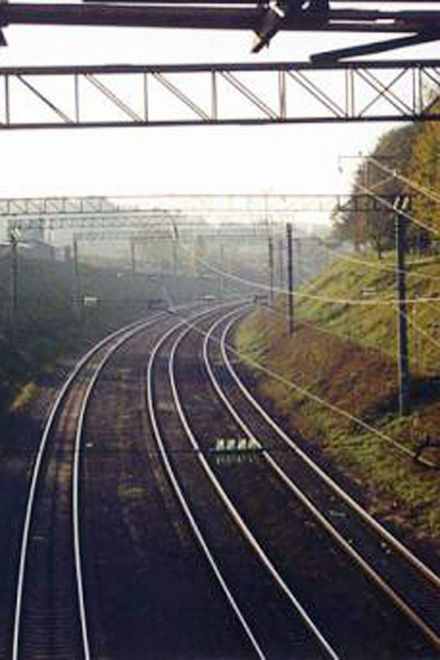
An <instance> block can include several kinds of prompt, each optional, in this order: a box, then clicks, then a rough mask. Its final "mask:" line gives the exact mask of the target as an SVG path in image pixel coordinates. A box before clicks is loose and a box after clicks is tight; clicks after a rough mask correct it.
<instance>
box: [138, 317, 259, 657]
mask: <svg viewBox="0 0 440 660" xmlns="http://www.w3.org/2000/svg"><path fill="white" fill-rule="evenodd" d="M205 313H206V314H207V313H212V309H211V310H208V312H205ZM201 316H203V314H201ZM184 323H185V321H180V322H179V323H177V324H176V325H175V326H174V327H173V328H171V329H170V330H169V331H168V332H166V333H165V334H164V335H163V336H162V337H161V339H160V340H159V342H158V343H157V344H156V346H155V347H154V349H153V351H152V352H151V355H150V359H149V362H148V366H147V375H146V383H147V409H148V414H149V418H150V422H151V426H152V429H153V434H154V437H155V440H156V444H157V447H158V450H159V455H160V457H161V459H162V462H163V465H164V467H165V470H166V473H167V475H168V478H169V480H170V483H171V485H172V487H173V489H174V492H175V494H176V496H177V499H178V501H179V503H180V505H181V507H182V509H183V511H184V514H185V516H186V518H187V520H188V523H189V525H190V527H191V529H192V531H193V533H194V536H195V537H196V539H197V541H198V543H199V545H200V547H201V548H202V551H203V553H204V555H205V557H206V559H207V560H208V563H209V565H210V567H211V569H212V571H213V573H214V575H215V577H216V579H217V581H218V583H219V585H220V587H221V589H222V591H223V593H224V594H225V596H226V599H227V601H228V602H229V604H230V606H231V607H232V609H233V611H234V613H235V615H236V617H237V619H238V621H239V623H240V625H241V627H242V628H243V630H244V632H245V634H246V636H247V638H248V640H249V641H250V643H251V645H252V647H253V648H254V650H255V653H256V655H257V657H258V658H260V660H265V658H266V656H265V654H264V652H263V651H262V649H261V647H260V644H259V643H258V641H257V639H256V637H255V635H254V634H253V632H252V630H251V628H250V626H249V624H248V623H247V621H246V617H245V616H244V614H243V613H242V611H241V609H240V606H239V605H238V603H237V601H236V600H235V598H234V596H233V594H232V591H231V590H230V588H229V586H228V584H227V582H226V580H225V578H224V577H223V575H222V572H221V570H220V568H219V566H218V564H217V562H216V560H215V558H214V556H213V554H212V553H211V551H210V549H209V546H208V543H207V542H206V541H205V538H204V536H203V532H202V531H201V529H200V527H199V525H198V523H197V521H196V519H195V517H194V515H193V514H192V512H191V507H190V505H189V504H188V502H187V500H186V498H185V495H184V493H183V490H182V488H181V487H180V485H179V481H178V478H177V476H176V474H175V472H174V470H173V467H172V464H171V461H170V459H169V457H168V454H167V450H166V447H165V443H164V441H163V438H162V434H161V432H160V429H159V425H158V422H157V417H156V410H155V404H154V394H153V393H154V384H153V369H154V363H155V360H156V356H157V354H158V352H159V350H160V348H161V347H162V346H163V344H164V343H165V341H166V340H167V339H168V338H169V337H170V336H171V335H172V334H173V332H176V331H177V330H178V329H179V328H180V327H181V326H182V325H184Z"/></svg>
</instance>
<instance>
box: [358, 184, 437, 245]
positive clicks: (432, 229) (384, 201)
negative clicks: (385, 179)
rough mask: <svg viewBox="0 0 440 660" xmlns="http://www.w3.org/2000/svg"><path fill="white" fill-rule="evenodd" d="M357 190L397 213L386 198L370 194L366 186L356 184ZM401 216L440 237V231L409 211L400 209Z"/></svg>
mask: <svg viewBox="0 0 440 660" xmlns="http://www.w3.org/2000/svg"><path fill="white" fill-rule="evenodd" d="M356 188H359V190H361V191H362V192H364V193H366V194H368V195H370V197H373V199H376V200H377V201H378V202H380V203H381V204H383V206H386V207H387V208H388V209H389V210H390V211H393V212H395V211H396V209H395V208H394V204H392V203H391V202H389V201H388V200H387V199H385V198H384V197H381V196H380V195H376V194H375V193H373V192H370V189H369V188H367V187H366V186H363V185H362V184H361V183H357V184H356ZM399 214H400V215H401V216H403V217H404V218H406V219H407V220H410V221H411V222H413V223H414V224H415V225H418V226H419V227H421V228H422V229H425V230H426V231H429V232H432V233H433V234H435V235H436V236H440V231H439V230H438V229H435V227H432V226H431V225H428V224H426V222H423V221H422V220H419V219H418V218H416V217H415V216H413V215H412V214H411V213H408V211H405V210H404V209H399Z"/></svg>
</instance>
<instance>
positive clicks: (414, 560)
mask: <svg viewBox="0 0 440 660" xmlns="http://www.w3.org/2000/svg"><path fill="white" fill-rule="evenodd" d="M236 321H237V319H236ZM228 350H230V351H231V350H232V351H233V352H234V353H236V351H234V349H232V348H231V346H228ZM224 354H225V356H226V361H227V363H228V365H229V368H230V373H231V376H232V377H233V378H234V380H235V382H236V384H237V386H238V387H239V389H240V390H241V392H242V393H243V395H244V396H245V397H246V399H247V400H248V401H249V402H250V403H251V404H252V405H253V407H254V408H255V410H256V411H257V412H259V414H260V415H261V416H262V417H263V419H264V420H265V421H266V422H267V423H268V424H269V426H271V427H272V429H273V430H274V431H275V432H276V433H277V435H278V436H279V437H280V438H281V439H282V440H284V442H285V443H286V444H287V445H288V446H289V447H290V448H291V449H293V451H294V452H295V453H296V454H297V455H298V456H299V457H300V458H301V459H302V460H303V461H304V462H305V463H306V464H307V466H308V467H310V468H311V469H312V470H313V472H314V473H315V474H316V475H317V476H318V477H320V478H321V479H322V480H323V481H324V482H325V483H326V484H327V486H329V488H330V489H331V490H332V491H333V492H334V493H335V494H336V495H338V497H340V498H341V499H342V500H343V501H344V502H345V504H347V505H348V506H349V507H350V508H352V509H353V510H354V511H355V512H356V513H357V514H358V515H359V516H361V517H362V518H363V520H364V521H365V522H367V523H368V524H369V525H370V526H371V528H372V529H374V531H376V532H377V533H378V534H379V535H380V536H381V537H382V538H383V540H384V541H386V542H387V543H389V544H390V545H391V546H392V547H393V548H394V549H395V550H396V551H398V552H399V553H400V554H401V555H402V557H404V558H405V559H406V560H407V561H408V562H410V563H411V564H412V565H413V566H414V567H415V568H416V569H417V570H418V571H420V573H421V574H422V575H423V576H424V577H425V578H426V579H427V580H429V581H430V582H431V583H432V584H433V585H434V586H435V587H436V588H437V589H439V591H440V576H439V575H438V574H437V573H435V572H434V571H433V570H432V569H431V568H430V567H429V566H427V565H426V564H425V563H424V562H422V561H421V560H420V559H419V558H418V557H416V555H414V553H412V552H411V550H409V548H407V547H406V546H405V545H404V544H403V543H402V542H401V541H399V539H397V538H396V537H395V536H393V535H392V534H391V533H390V532H389V531H388V530H387V529H386V528H385V527H384V526H383V525H382V524H381V523H380V522H379V521H377V520H376V519H375V518H374V517H373V516H372V515H370V514H369V513H368V511H366V510H365V509H364V508H363V507H362V506H361V505H360V504H359V503H358V502H356V500H355V499H354V498H352V497H351V496H350V495H349V494H348V493H347V492H346V491H345V490H344V489H343V488H342V487H341V486H339V484H338V483H337V482H336V481H335V480H334V479H332V477H330V476H329V475H328V474H327V473H326V472H325V471H324V470H323V469H322V468H321V467H319V465H318V464H317V463H315V462H314V461H313V460H312V459H311V458H310V457H309V456H308V455H307V453H306V452H304V451H303V450H302V449H301V448H300V447H299V445H297V444H296V442H295V441H294V440H293V439H292V438H291V437H290V436H289V435H288V434H287V433H286V432H285V431H284V430H283V429H282V428H281V427H280V426H279V425H278V424H277V422H275V420H274V419H272V417H271V416H270V415H269V414H268V413H267V412H266V410H264V408H263V407H262V406H261V405H260V404H259V403H258V401H256V399H255V398H254V397H253V396H252V394H251V393H250V392H249V390H248V389H247V388H246V387H245V385H244V384H243V382H242V381H241V380H240V378H239V377H238V375H237V372H236V371H235V369H234V367H233V366H232V363H231V362H230V360H229V358H228V356H227V351H226V340H225V342H224ZM237 357H240V356H239V355H238V354H237Z"/></svg>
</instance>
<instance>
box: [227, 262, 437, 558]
mask: <svg viewBox="0 0 440 660" xmlns="http://www.w3.org/2000/svg"><path fill="white" fill-rule="evenodd" d="M363 259H365V257H363ZM368 261H369V263H370V264H371V265H370V267H368V266H362V265H360V264H359V263H356V264H355V263H353V262H351V261H350V260H339V261H338V262H336V263H335V264H333V265H332V266H331V267H330V268H329V269H328V270H327V271H326V272H325V273H324V274H323V275H322V276H320V277H319V278H317V279H316V280H315V281H313V282H312V283H310V284H308V285H307V286H306V287H303V288H302V289H301V292H300V293H301V294H305V295H304V297H300V296H298V297H297V298H296V309H295V314H296V324H297V325H296V331H295V333H294V336H293V337H292V338H289V337H288V335H287V333H286V320H285V319H286V315H285V307H284V305H285V300H281V299H279V300H278V301H277V304H276V310H275V311H274V310H269V309H261V310H258V311H257V312H255V313H254V314H252V315H251V316H250V317H248V318H247V320H246V321H245V322H243V323H242V324H241V326H240V328H239V330H238V332H237V334H236V342H237V347H238V350H239V351H240V353H241V354H242V355H246V356H248V357H249V358H251V359H252V360H255V361H257V362H258V363H260V364H263V365H264V366H265V367H267V368H269V369H270V370H272V371H273V372H275V373H276V374H278V375H279V376H281V377H283V378H285V379H288V381H290V383H291V384H290V385H287V384H286V383H282V382H280V381H279V380H277V379H275V378H273V377H269V376H268V375H267V374H263V373H262V372H261V371H258V370H255V367H252V368H253V370H254V371H255V373H256V374H258V378H259V389H260V392H261V393H262V395H263V396H265V397H268V398H269V399H270V400H272V401H273V403H274V405H275V408H276V409H277V410H278V412H279V413H281V414H282V415H284V416H285V417H287V418H288V419H289V422H290V424H291V426H292V428H296V429H298V430H300V431H301V432H302V435H303V436H304V438H306V439H307V441H308V442H311V443H313V445H314V446H315V448H316V449H317V450H318V451H322V454H323V456H324V457H326V458H327V459H329V460H331V461H332V462H334V463H335V464H336V465H337V466H338V467H339V468H340V469H342V470H343V471H344V472H345V473H346V474H348V475H349V476H350V477H351V478H352V479H353V480H354V481H355V482H356V483H357V484H359V486H360V487H361V489H362V491H363V492H364V493H365V494H366V500H367V503H368V505H369V508H370V510H371V511H372V512H373V513H376V514H379V515H381V516H382V517H384V518H385V519H387V520H388V521H389V522H390V523H395V524H402V525H404V526H406V527H407V528H411V530H412V531H413V532H415V534H416V535H417V536H418V537H419V538H421V539H430V540H432V541H434V543H435V544H436V546H437V547H440V509H439V507H438V498H439V494H440V479H439V477H440V475H439V472H438V471H436V470H432V469H431V470H429V469H427V468H424V467H422V466H421V465H419V464H417V463H415V462H414V461H413V460H411V458H408V456H406V455H405V454H404V453H402V452H401V451H399V450H398V449H397V448H396V447H395V446H394V445H393V444H392V442H390V441H389V440H387V439H386V438H384V437H383V436H379V435H377V434H376V433H374V432H373V431H372V430H371V429H369V428H368V427H366V426H363V425H362V424H360V423H359V422H358V421H356V420H361V421H362V422H364V423H365V424H368V425H370V426H371V427H374V428H375V429H377V430H378V431H379V432H380V433H381V434H384V435H385V436H386V437H388V438H389V439H390V440H396V441H397V442H399V443H401V444H402V445H404V446H405V447H407V448H408V449H410V450H414V449H415V448H416V447H417V445H418V443H420V441H421V440H422V439H423V437H424V435H425V434H426V433H429V434H430V435H431V437H432V438H436V439H437V438H438V440H439V441H440V424H439V422H440V323H439V312H440V263H439V262H438V260H435V259H427V260H425V261H423V262H421V261H419V262H418V263H415V262H413V263H411V264H410V265H409V277H408V298H409V299H411V298H416V297H433V298H436V297H437V296H438V297H439V301H438V302H436V301H434V302H430V303H418V304H411V305H409V319H410V321H411V324H410V327H409V346H410V361H411V371H412V387H411V414H410V415H409V416H408V417H405V418H400V417H399V415H398V404H397V401H398V389H397V365H396V352H397V311H396V308H395V306H393V305H388V304H385V305H384V304H376V303H374V304H364V305H351V304H349V303H343V302H340V303H338V304H334V303H331V304H330V303H326V302H324V301H323V300H322V299H325V298H327V299H337V300H347V299H359V300H363V301H370V302H371V301H372V300H373V298H375V299H377V298H380V299H381V300H383V299H386V298H393V297H395V276H394V273H393V271H392V268H393V265H392V257H391V256H390V258H389V259H385V260H383V261H381V262H378V261H377V260H376V259H374V258H371V260H369V259H368ZM384 265H387V266H388V267H389V270H383V269H382V266H384ZM430 278H438V279H430ZM308 294H311V295H313V296H317V297H318V296H319V297H321V298H322V299H321V300H318V299H314V298H311V297H310V298H309V297H307V295H308ZM368 296H370V298H369V297H368ZM371 296H372V297H371ZM416 327H418V328H421V329H422V331H423V332H422V333H421V332H420V331H419V330H416ZM428 335H429V336H430V337H431V338H432V339H429V338H428ZM299 388H302V389H299ZM310 395H313V396H314V397H319V398H320V399H322V402H319V401H317V400H316V399H313V398H312V397H311V396H310ZM329 404H330V405H331V406H334V407H335V408H330V406H329ZM336 408H338V411H337V410H336ZM342 411H344V412H346V413H349V414H350V415H352V416H353V417H347V416H345V415H344V414H343V412H342ZM354 418H356V419H354ZM429 451H430V454H428V451H427V452H426V458H429V459H431V460H433V461H438V463H439V464H440V449H438V450H436V449H431V450H429Z"/></svg>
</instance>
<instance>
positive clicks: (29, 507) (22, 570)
mask: <svg viewBox="0 0 440 660" xmlns="http://www.w3.org/2000/svg"><path fill="white" fill-rule="evenodd" d="M162 316H163V313H160V314H156V315H155V316H154V317H153V318H152V319H149V320H148V321H136V322H134V323H131V324H129V325H127V326H125V327H124V328H121V329H119V330H117V331H115V332H113V333H111V334H110V335H108V336H107V337H105V338H104V339H102V340H101V341H99V342H98V343H97V344H96V345H95V346H93V347H92V348H91V349H90V350H89V351H87V353H86V354H85V355H84V356H83V357H82V358H81V359H80V360H79V361H78V362H77V363H76V365H75V366H74V368H73V369H72V371H71V372H70V374H69V376H68V377H67V379H66V380H65V382H64V384H63V385H62V387H61V389H60V391H59V393H58V395H57V397H56V399H55V401H54V404H53V406H52V408H51V410H50V413H49V416H48V419H47V421H46V423H45V426H44V430H43V434H42V438H41V442H40V445H39V449H38V452H37V456H36V459H35V462H34V467H33V470H32V477H31V483H30V488H29V494H28V499H27V503H26V513H25V519H24V524H23V532H22V541H21V547H20V559H19V569H18V579H17V589H16V596H15V610H14V620H13V637H12V660H18V659H19V653H20V632H21V625H22V607H23V596H24V586H25V574H26V566H27V554H28V547H29V534H30V527H31V522H32V514H33V511H34V506H35V501H36V494H37V487H38V483H39V479H40V475H41V468H42V464H43V459H44V457H45V454H46V450H47V446H48V439H49V436H50V434H51V432H52V429H53V426H54V423H55V420H56V418H57V417H58V415H59V412H60V410H61V406H62V405H63V403H64V401H65V398H66V396H67V394H68V393H69V391H70V389H71V387H72V385H73V383H74V381H75V379H76V378H77V377H78V375H79V373H80V372H81V371H82V370H83V369H84V367H85V365H86V364H87V363H88V362H89V361H90V360H91V359H92V358H93V357H94V356H95V355H96V354H97V353H98V352H99V351H100V350H101V349H102V348H104V347H105V346H106V345H107V344H109V343H111V342H112V341H113V340H115V339H116V338H118V337H120V335H121V334H124V333H125V334H124V336H127V338H128V335H129V334H130V332H131V335H130V336H132V335H133V334H135V333H136V332H140V331H142V330H143V329H144V328H145V327H146V326H148V325H150V324H151V323H153V322H155V321H156V320H157V319H158V318H160V317H162ZM119 345H120V344H119V343H118V344H117V345H116V346H117V347H119ZM115 350H116V349H115ZM75 452H76V450H75ZM77 516H78V510H77V511H76V514H75V516H74V519H75V517H77ZM77 527H78V522H74V528H77ZM74 533H75V534H76V531H75V532H74ZM77 549H78V550H77ZM77 552H79V542H78V541H75V553H77ZM75 569H76V580H77V589H78V597H79V607H80V624H81V631H82V641H83V652H84V657H85V658H86V660H89V658H90V646H89V640H88V633H87V621H86V618H85V606H84V588H83V585H82V577H81V575H80V574H78V570H79V569H80V563H78V562H76V564H75Z"/></svg>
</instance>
